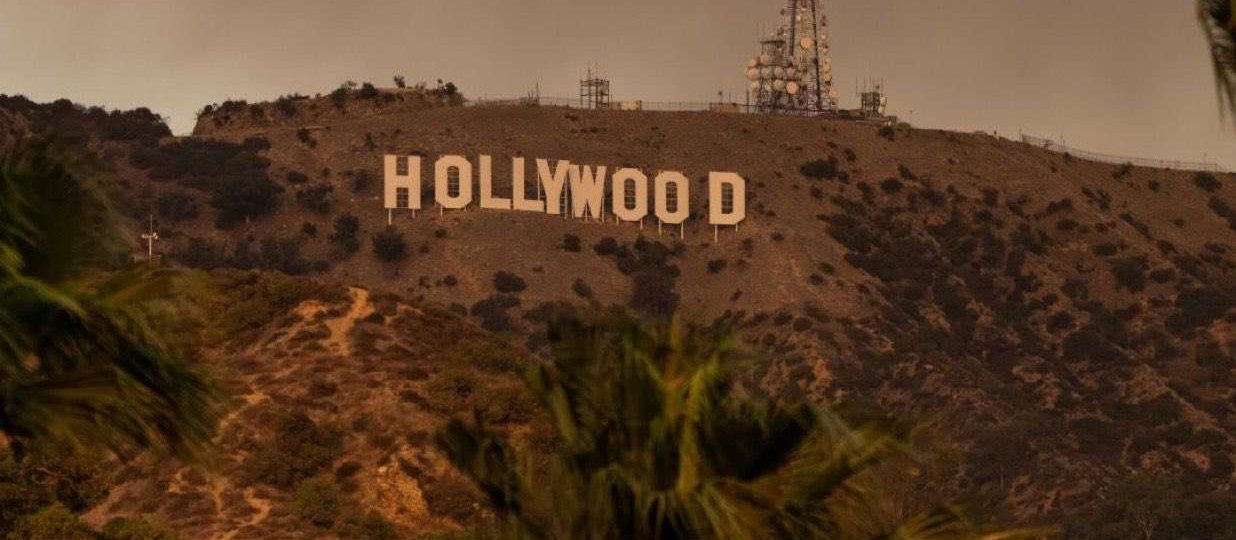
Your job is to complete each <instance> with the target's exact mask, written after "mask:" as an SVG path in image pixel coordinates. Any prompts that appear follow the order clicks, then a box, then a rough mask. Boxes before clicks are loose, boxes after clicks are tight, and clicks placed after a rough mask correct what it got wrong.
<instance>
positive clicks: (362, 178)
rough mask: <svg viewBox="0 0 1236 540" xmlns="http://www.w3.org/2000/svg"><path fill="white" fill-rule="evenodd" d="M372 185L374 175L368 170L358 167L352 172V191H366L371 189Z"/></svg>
mask: <svg viewBox="0 0 1236 540" xmlns="http://www.w3.org/2000/svg"><path fill="white" fill-rule="evenodd" d="M371 185H373V176H372V175H370V174H369V171H368V170H365V169H357V170H355V171H353V172H352V192H353V193H360V192H362V191H365V190H367V189H369V186H371Z"/></svg>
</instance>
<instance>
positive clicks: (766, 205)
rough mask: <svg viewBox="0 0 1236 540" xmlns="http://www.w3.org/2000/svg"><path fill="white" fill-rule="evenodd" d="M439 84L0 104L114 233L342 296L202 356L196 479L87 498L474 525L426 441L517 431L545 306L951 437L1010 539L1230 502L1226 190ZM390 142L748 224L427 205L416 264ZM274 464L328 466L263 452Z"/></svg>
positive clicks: (2, 120)
mask: <svg viewBox="0 0 1236 540" xmlns="http://www.w3.org/2000/svg"><path fill="white" fill-rule="evenodd" d="M452 96H453V94H448V93H446V92H444V91H443V90H442V89H433V90H425V89H421V90H418V91H415V92H400V93H392V92H383V91H378V92H376V93H373V94H364V95H363V94H362V93H361V92H360V91H352V92H346V93H344V94H343V97H342V99H340V98H338V97H332V96H326V97H319V98H305V99H294V100H292V99H284V100H280V101H279V102H272V103H266V104H257V105H253V104H245V103H238V102H231V103H225V104H223V105H220V106H213V107H211V108H210V109H209V110H208V111H206V112H205V113H204V114H203V115H202V116H201V117H200V118H199V122H198V127H197V129H196V130H195V133H194V136H192V137H180V138H176V137H170V136H168V135H167V134H166V133H162V134H161V133H158V132H157V130H156V129H154V128H152V127H150V126H151V125H153V124H151V123H150V122H144V121H143V122H132V121H126V122H127V123H125V124H124V125H125V126H128V128H127V129H108V126H109V125H110V124H108V122H106V121H103V120H98V119H96V120H98V121H97V122H94V123H93V124H92V123H91V121H89V119H90V118H92V116H91V114H90V112H89V111H77V113H76V114H77V115H78V116H77V117H79V118H84V119H85V120H81V121H78V122H77V123H74V124H73V125H74V126H85V127H79V132H84V133H85V135H82V136H79V137H78V138H77V139H74V138H69V137H67V136H66V135H64V132H65V131H67V130H66V129H63V128H62V129H49V128H41V127H40V126H56V125H59V124H58V122H59V123H60V124H63V123H65V121H64V120H63V118H67V117H70V116H72V114H73V113H70V112H65V111H61V112H60V113H56V112H55V111H57V109H56V108H55V107H54V106H40V107H34V108H31V107H26V108H22V107H21V106H17V105H14V103H13V102H12V100H11V98H10V102H7V105H6V104H5V103H4V102H0V133H3V132H4V131H5V129H8V130H9V132H10V133H17V132H18V131H19V130H22V131H23V132H24V133H29V134H32V135H35V136H39V137H44V138H54V139H57V140H60V141H61V143H62V144H69V143H73V144H77V145H80V146H82V147H85V148H88V149H89V150H90V151H91V152H92V153H93V155H95V156H97V158H98V160H99V161H100V162H101V163H100V168H101V169H103V170H105V171H107V172H106V174H104V175H103V177H104V178H106V181H107V182H108V183H109V185H110V186H112V187H113V188H114V189H115V190H116V193H117V197H116V198H117V202H118V206H120V208H121V209H122V210H123V211H125V212H126V213H127V214H128V215H130V216H131V217H132V218H133V219H134V222H135V230H137V229H143V230H144V228H145V226H146V219H147V216H149V215H151V214H154V215H155V216H156V218H157V227H158V230H159V233H160V235H161V237H162V239H163V240H161V241H160V242H159V244H158V246H157V250H158V251H159V252H160V253H161V254H162V255H163V257H164V259H165V260H166V261H168V262H174V263H176V264H181V265H184V266H189V267H194V268H200V269H223V268H239V269H253V270H263V271H272V270H274V271H279V272H283V273H286V274H291V275H299V276H307V277H308V278H312V280H313V282H314V283H329V284H338V285H321V286H315V287H320V288H315V289H313V291H312V293H303V294H298V295H296V296H295V297H294V298H292V299H285V300H284V301H280V302H276V303H274V304H272V307H269V308H268V309H265V310H263V311H261V312H259V313H258V314H257V315H247V316H244V317H239V319H240V320H242V321H243V324H242V325H241V326H239V327H238V328H237V331H236V332H232V333H228V334H224V335H225V336H226V339H220V340H219V341H217V342H214V343H212V345H211V347H209V350H208V351H206V352H205V353H204V355H203V357H204V361H206V362H208V363H210V364H211V365H212V366H216V367H217V369H219V370H220V372H221V373H223V374H225V375H224V378H225V379H227V380H228V381H230V382H231V384H233V385H234V386H235V396H236V397H235V401H236V407H235V410H234V412H233V413H232V415H231V416H230V417H229V420H228V421H227V422H226V423H225V425H224V427H223V429H222V430H221V433H220V441H221V453H222V454H223V455H222V456H220V459H219V463H218V465H217V466H216V467H215V468H214V469H212V470H209V471H200V470H197V469H186V468H182V467H179V466H177V465H174V464H168V463H136V464H133V465H132V467H134V469H133V470H131V471H128V472H127V473H125V474H124V476H125V477H126V478H127V480H126V481H125V482H123V483H122V484H121V485H120V486H119V487H117V488H116V489H114V490H113V491H112V493H111V495H110V496H109V498H108V500H107V501H106V503H105V504H103V505H101V506H100V507H98V508H96V510H95V511H94V512H95V513H97V514H98V515H100V516H103V515H108V514H109V513H117V512H119V513H123V512H132V511H140V512H152V513H155V514H157V515H159V516H161V517H163V518H164V519H166V520H167V521H169V522H170V523H172V524H173V525H174V526H175V527H177V528H178V529H180V530H183V531H186V532H190V533H192V534H191V536H192V537H216V538H232V537H235V538H245V537H254V536H259V535H260V536H272V535H275V536H279V537H282V536H284V535H287V536H293V535H296V534H301V535H304V536H305V537H313V536H317V535H320V534H324V533H323V532H322V531H324V530H330V531H333V532H332V534H338V535H341V536H348V535H350V534H353V532H355V531H357V530H363V529H364V527H377V525H374V524H373V523H376V522H377V521H373V522H365V519H364V516H366V515H367V512H372V513H375V514H376V515H377V516H380V518H381V519H380V521H381V522H383V523H392V524H394V525H395V526H397V527H399V528H400V530H403V531H405V532H424V531H439V530H449V529H452V528H455V527H458V526H467V525H469V524H471V523H474V522H475V520H476V519H479V518H481V517H482V516H483V510H482V509H481V508H480V507H479V506H478V505H477V502H476V501H477V499H476V498H475V494H474V493H472V492H471V491H469V488H468V486H467V485H466V483H463V482H462V481H461V480H460V479H458V478H456V477H454V476H453V475H451V474H450V473H449V472H448V471H447V470H446V468H445V465H444V464H443V463H442V461H441V459H440V458H439V457H437V456H436V454H435V453H434V452H433V450H432V444H431V443H430V442H429V440H428V434H429V433H431V431H432V429H433V428H434V427H435V426H436V425H437V424H438V423H440V422H441V421H442V419H443V418H446V417H448V416H450V415H451V414H461V413H466V412H467V411H469V410H471V409H472V408H474V407H475V408H478V409H479V410H481V414H483V415H487V416H492V417H493V419H494V421H495V422H498V423H501V424H502V425H505V426H506V427H507V428H508V429H511V430H513V431H516V432H527V434H528V438H529V440H530V441H531V442H530V444H536V443H537V437H536V430H535V429H534V428H532V427H529V426H532V425H535V422H532V412H531V407H530V406H529V404H527V403H522V402H521V401H520V397H519V394H518V392H517V391H516V389H517V388H518V382H517V377H516V376H515V372H516V371H517V366H518V365H520V364H521V363H522V362H524V361H527V359H528V358H535V356H536V355H537V354H539V353H540V352H542V349H543V346H542V343H543V335H542V334H543V331H544V325H543V321H544V320H545V317H546V316H547V314H549V313H552V312H554V311H556V310H564V309H581V308H589V307H609V306H622V307H625V308H628V309H632V310H635V311H639V312H643V313H647V314H651V315H665V314H668V313H671V312H677V313H679V314H680V316H683V317H688V318H691V319H694V320H699V321H704V322H715V323H717V324H725V325H729V326H731V327H732V328H734V329H735V330H736V331H737V332H738V333H739V334H740V335H741V336H742V337H743V338H744V339H745V340H746V341H747V343H748V344H749V345H750V347H751V348H753V349H754V350H756V351H757V352H758V353H759V358H760V359H761V360H760V361H759V362H758V363H757V364H756V365H755V366H753V369H751V371H750V372H749V373H747V374H746V382H747V385H748V386H749V387H750V388H752V389H757V390H758V391H761V392H766V393H767V394H769V395H771V396H775V397H777V398H780V399H797V398H805V399H810V400H814V401H818V402H821V403H836V402H859V403H873V404H877V405H879V406H881V407H884V408H888V409H891V410H894V411H897V412H899V413H901V414H903V415H906V416H909V417H921V418H924V419H936V420H939V419H945V422H944V423H945V424H946V425H948V426H949V430H950V431H951V432H952V433H951V436H952V437H955V439H956V440H957V441H960V443H959V445H960V448H959V452H960V453H961V456H962V458H961V460H960V465H959V467H958V471H957V473H958V474H956V475H954V476H953V477H952V479H953V482H954V485H952V486H950V489H954V490H956V491H957V492H967V493H978V494H979V495H980V500H979V501H977V502H978V504H984V503H985V502H986V501H992V500H1006V501H1008V510H1009V511H1010V512H1011V515H1012V517H1013V518H1014V519H1016V520H1019V521H1024V522H1040V521H1056V520H1060V519H1073V518H1074V517H1076V516H1079V515H1082V514H1086V513H1087V512H1090V511H1092V509H1093V508H1094V507H1095V505H1096V504H1097V501H1101V500H1103V499H1104V498H1105V497H1106V494H1107V493H1108V492H1109V489H1110V488H1111V487H1112V486H1115V485H1118V484H1119V483H1120V482H1121V481H1123V479H1125V478H1126V477H1128V476H1129V475H1130V474H1132V473H1133V472H1135V471H1139V470H1144V471H1152V472H1155V473H1160V474H1167V475H1172V476H1175V477H1179V478H1182V479H1183V481H1184V482H1186V483H1187V485H1189V486H1190V489H1191V490H1192V492H1193V493H1196V494H1197V495H1198V497H1211V496H1215V495H1214V494H1223V493H1227V492H1229V491H1230V489H1231V487H1232V482H1233V479H1234V477H1233V462H1232V456H1233V454H1234V453H1236V440H1234V439H1233V436H1234V435H1236V407H1234V406H1233V402H1234V400H1233V398H1234V397H1236V396H1234V395H1233V394H1234V392H1236V383H1234V381H1236V379H1234V378H1233V375H1234V373H1233V370H1234V369H1236V349H1234V348H1233V347H1234V345H1233V339H1234V337H1236V331H1234V330H1233V327H1234V326H1236V313H1234V312H1233V308H1236V285H1234V284H1236V279H1234V278H1236V252H1233V250H1234V249H1236V210H1233V207H1236V178H1233V176H1232V175H1228V174H1209V173H1194V172H1181V171H1167V170H1154V169H1145V168H1138V167H1132V166H1115V165H1109V164H1100V163H1093V162H1087V161H1083V160H1080V159H1074V158H1072V157H1071V156H1068V155H1060V154H1055V153H1051V152H1047V151H1044V150H1041V149H1037V148H1033V147H1030V146H1027V145H1025V144H1021V143H1017V142H1012V141H1008V140H1005V139H1000V138H996V137H992V136H989V135H985V134H963V133H953V132H943V131H931V130H921V129H913V128H910V127H908V126H898V127H895V128H888V127H886V128H881V127H880V126H878V125H870V124H864V123H857V122H852V121H840V120H826V119H809V118H796V117H779V116H756V115H739V114H721V113H665V112H618V111H580V110H571V109H564V108H554V107H531V106H466V107H465V106H453V105H458V103H459V101H460V100H458V99H456V98H454V97H452ZM18 105H20V103H18ZM6 109H7V111H8V112H7V113H6V112H4V111H5V110H6ZM58 114H59V116H58ZM19 118H20V120H18V119H19ZM57 118H61V119H62V120H57ZM125 118H128V117H125ZM6 119H7V120H6ZM130 120H131V119H130ZM113 122H115V121H113ZM6 124H7V128H6ZM130 124H137V125H139V126H143V127H142V129H133V128H132V126H131V125H130ZM160 125H161V124H160ZM164 130H166V128H164ZM135 133H136V135H135ZM0 141H3V139H0ZM387 153H390V154H404V155H408V154H417V155H425V156H431V157H432V156H437V155H440V154H447V153H449V154H463V155H467V156H475V155H476V154H489V155H493V156H495V171H494V177H495V179H497V180H498V182H497V190H498V192H499V193H500V194H507V193H509V189H510V186H509V178H510V176H509V170H504V169H503V168H502V167H503V162H504V158H505V157H509V156H528V157H549V158H554V159H559V158H560V159H571V160H573V161H576V162H582V163H588V164H597V165H602V164H603V165H609V166H611V167H617V166H633V167H640V168H643V169H645V170H650V171H651V170H660V169H672V170H681V171H684V172H685V173H686V174H687V175H688V177H690V178H692V179H700V180H702V179H703V178H702V177H704V176H705V175H706V174H707V173H708V171H711V170H733V171H737V172H739V173H740V174H742V175H743V176H744V177H745V178H746V179H747V181H748V202H747V207H748V219H747V221H746V222H744V223H743V224H742V225H741V226H740V227H738V228H737V229H734V228H728V229H723V230H721V231H719V236H718V240H717V241H715V242H714V241H713V232H714V231H713V229H712V227H710V226H708V225H707V224H706V223H704V222H702V221H700V220H692V221H689V222H688V224H687V225H686V227H685V229H684V230H683V231H682V233H681V237H680V236H679V234H678V231H671V230H669V229H666V230H664V231H661V232H659V231H658V230H657V227H656V225H655V222H654V221H651V220H650V221H649V222H648V223H645V224H644V225H643V226H642V227H640V226H637V225H635V224H616V223H613V222H608V223H597V222H595V221H581V220H577V219H568V218H563V217H562V216H550V215H544V214H532V213H520V212H502V211H490V210H476V209H469V210H467V211H446V212H439V210H438V209H437V208H432V207H427V208H426V209H425V210H423V211H421V212H418V213H417V214H416V215H415V217H413V216H412V213H411V212H408V211H401V212H397V213H395V214H394V218H393V229H394V231H395V232H396V233H397V234H398V235H400V236H401V238H402V239H403V242H404V244H406V254H407V255H406V257H405V258H403V259H401V260H397V261H395V262H386V261H383V260H381V259H380V258H379V257H378V255H377V254H376V253H375V252H374V249H373V247H372V246H373V237H374V235H375V234H377V233H379V232H381V231H383V230H384V229H386V227H387V212H386V211H385V209H384V208H383V204H382V200H381V189H382V186H381V180H382V179H381V165H382V161H381V157H382V155H383V154H387ZM508 163H509V162H508ZM508 166H509V165H508ZM504 180H505V181H506V184H504V183H503V181H504ZM430 185H431V184H428V183H427V184H426V186H427V189H431V187H429V186H430ZM702 185H703V184H701V186H702ZM701 191H703V190H702V189H701V190H697V191H696V193H697V194H698V193H699V192H701ZM425 200H426V201H427V204H428V201H431V200H432V199H431V198H430V197H426V198H425ZM704 204H705V200H704V199H703V198H702V197H698V196H697V197H694V198H693V200H692V205H693V211H692V214H693V215H694V216H702V215H706V214H705V212H704ZM348 216H351V217H352V218H349V217H348ZM353 218H354V219H353ZM230 272H232V271H228V273H226V275H228V276H231V277H228V278H226V279H241V278H239V277H236V276H235V275H233V274H231V273H230ZM246 275H247V274H246ZM253 275H256V276H259V277H249V278H244V279H251V280H252V279H256V280H259V281H260V280H279V281H282V280H284V279H288V278H283V277H278V278H275V277H272V276H276V275H278V274H268V273H262V274H253ZM253 275H251V276H253ZM260 276H265V277H260ZM214 279H223V278H219V277H216V278H214ZM304 279H307V278H296V279H292V280H291V281H290V282H291V283H306V282H304V281H303V280H304ZM255 287H256V288H258V289H261V288H262V287H263V285H261V283H256V282H254V283H248V282H247V283H244V284H239V285H235V286H230V287H225V288H231V289H235V290H237V291H250V290H253V288H255ZM474 344H476V345H474ZM478 389H483V391H481V392H477V391H476V390H478ZM525 406H527V408H525ZM272 426H273V427H272ZM280 430H286V431H285V432H281V431H280ZM279 433H286V434H287V436H273V437H272V435H277V434H279ZM297 433H312V434H314V436H313V437H307V438H309V439H312V440H311V441H300V442H297V441H298V438H297V437H293V436H292V435H293V434H297ZM288 440H293V442H289V443H287V444H301V443H304V444H310V443H312V444H311V446H323V447H322V448H310V449H304V448H300V447H286V446H283V445H284V442H282V441H288ZM279 452H282V453H289V454H293V455H312V456H316V457H315V458H314V459H312V460H310V461H311V463H296V464H295V465H289V466H280V467H274V466H272V467H269V468H263V467H262V466H260V465H254V463H265V462H268V461H269V462H275V463H280V462H281V461H283V460H279V459H271V458H270V456H274V455H278V453H279ZM264 453H265V455H266V456H267V459H263V458H262V456H263V455H264ZM255 469H257V470H255ZM314 479H318V480H320V481H322V482H327V483H326V484H324V485H326V486H332V487H323V486H319V485H316V484H308V485H309V487H304V486H305V485H306V482H307V481H310V480H314ZM315 481H316V480H315ZM315 486H316V487H315ZM314 489H320V490H325V491H330V490H331V489H336V490H341V492H342V493H345V494H346V495H347V497H346V499H347V500H348V501H351V502H350V503H349V504H356V505H359V506H358V508H363V509H364V511H357V512H354V513H353V514H354V515H355V516H358V517H356V518H354V520H353V521H354V522H349V523H346V524H343V523H333V522H332V523H331V524H328V525H327V526H326V527H325V528H323V525H322V524H321V523H313V522H312V520H307V518H305V517H304V513H303V512H301V513H298V512H297V511H296V508H298V506H297V504H298V503H297V502H296V501H297V500H303V499H304V498H305V497H308V496H310V495H313V494H314V492H312V490H314ZM1182 504H1185V503H1183V502H1182ZM302 506H303V504H302ZM376 519H377V518H375V520H376ZM276 532H277V534H276Z"/></svg>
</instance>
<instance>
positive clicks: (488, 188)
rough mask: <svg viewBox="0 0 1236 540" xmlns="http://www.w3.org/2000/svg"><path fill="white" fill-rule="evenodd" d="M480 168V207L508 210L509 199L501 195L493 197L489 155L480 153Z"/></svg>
mask: <svg viewBox="0 0 1236 540" xmlns="http://www.w3.org/2000/svg"><path fill="white" fill-rule="evenodd" d="M480 161H481V170H480V181H481V208H493V209H495V210H510V209H511V200H510V199H504V198H501V197H494V174H493V164H492V160H491V159H490V157H489V156H486V155H482V156H481V157H480Z"/></svg>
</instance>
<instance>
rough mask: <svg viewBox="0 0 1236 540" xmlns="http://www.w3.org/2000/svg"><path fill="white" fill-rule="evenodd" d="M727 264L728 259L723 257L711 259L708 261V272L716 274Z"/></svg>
mask: <svg viewBox="0 0 1236 540" xmlns="http://www.w3.org/2000/svg"><path fill="white" fill-rule="evenodd" d="M727 264H728V261H726V260H725V259H713V260H711V261H708V273H709V274H716V273H718V272H720V271H722V270H725V267H726V265H727Z"/></svg>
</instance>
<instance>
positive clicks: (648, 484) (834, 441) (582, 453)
mask: <svg viewBox="0 0 1236 540" xmlns="http://www.w3.org/2000/svg"><path fill="white" fill-rule="evenodd" d="M551 337H553V339H554V341H555V343H556V347H555V354H554V356H553V359H552V360H551V361H550V362H549V363H548V364H545V365H541V366H537V367H535V368H533V370H532V371H531V372H530V373H529V375H528V381H527V382H528V386H529V388H530V390H531V391H532V393H533V394H534V395H535V396H536V398H538V400H539V401H540V403H541V404H542V406H543V408H544V409H545V411H546V412H547V413H548V416H549V417H550V419H551V420H552V422H553V426H554V428H555V432H556V434H557V436H558V439H559V443H558V448H556V449H555V450H554V451H553V452H552V453H551V455H550V456H549V458H548V460H549V461H548V463H538V462H537V460H536V459H535V458H532V457H529V456H530V455H531V454H523V455H521V454H519V453H517V452H516V451H515V450H514V449H513V448H512V446H511V445H509V444H508V443H507V442H506V441H504V440H502V439H501V438H499V437H498V436H496V435H495V434H494V433H491V432H489V431H488V430H486V429H485V428H484V427H483V426H481V425H480V421H479V419H478V420H474V421H472V422H464V421H461V420H454V421H452V422H450V423H449V424H448V425H447V426H446V427H445V428H444V429H443V430H442V431H441V432H440V433H439V434H438V437H437V443H438V446H439V447H440V449H441V450H442V451H443V452H444V453H445V454H446V456H447V457H448V459H449V460H450V461H451V462H452V464H454V466H455V467H456V468H457V469H459V470H460V471H462V472H463V473H464V474H466V475H468V476H469V477H470V478H471V479H472V480H473V481H474V482H475V483H476V484H477V485H478V486H479V487H480V488H481V490H482V491H483V492H484V494H485V495H486V496H487V498H488V500H489V503H490V504H491V505H492V507H493V508H494V509H495V511H496V512H497V514H498V515H499V517H500V519H501V532H502V534H503V536H505V537H507V538H517V539H543V540H560V539H561V540H566V539H572V540H575V539H583V540H618V539H627V538H637V539H643V538H647V539H666V540H686V539H710V540H729V539H800V538H801V539H806V538H813V539H818V538H825V539H850V538H872V539H875V538H889V539H892V538H896V539H904V540H909V539H935V538H991V539H994V538H1011V537H1013V536H1014V533H1003V534H988V535H984V534H980V533H978V532H976V530H975V529H974V528H973V527H971V526H969V524H967V522H966V521H965V520H964V519H963V518H962V517H961V516H960V514H959V513H958V512H957V511H956V510H955V509H954V508H952V507H948V506H940V507H936V508H927V509H926V510H924V511H922V512H921V513H918V514H917V515H915V516H914V517H912V518H911V519H909V520H908V522H905V523H901V524H899V525H896V524H894V525H885V524H884V523H886V522H885V520H884V518H885V517H887V516H881V515H879V511H878V510H876V509H877V507H878V504H876V503H877V500H878V497H879V491H878V490H879V488H878V486H876V485H874V484H873V483H872V482H869V481H866V479H865V478H864V476H865V473H866V472H867V471H869V470H871V468H872V467H873V466H875V465H876V464H878V463H881V462H883V461H885V460H888V459H890V458H892V457H893V456H895V455H898V454H900V453H901V452H902V450H903V441H904V438H903V437H902V436H901V435H902V434H903V433H901V432H899V431H898V430H894V429H890V427H889V425H888V424H887V423H886V422H878V421H871V422H866V423H864V424H862V425H858V426H851V425H849V424H847V423H846V422H845V421H843V420H842V419H841V418H840V417H839V416H838V415H836V414H834V413H832V412H830V411H827V410H823V409H820V408H815V407H810V406H806V405H798V406H784V405H779V404H774V403H767V402H761V401H757V400H754V399H747V398H742V397H740V395H739V394H740V392H739V391H738V390H736V389H735V388H734V387H733V385H732V384H731V382H732V380H733V377H732V374H733V370H732V367H731V366H734V365H736V362H737V361H738V360H739V359H740V355H738V351H737V350H736V348H735V346H734V342H733V341H732V340H731V339H730V338H728V337H727V336H726V335H725V334H723V333H716V332H710V331H705V330H702V329H700V328H695V327H688V326H683V325H681V324H676V323H671V324H668V325H661V326H644V325H641V324H639V323H636V322H632V321H629V320H620V321H618V322H611V323H607V324H600V325H586V324H581V323H578V322H566V323H563V324H559V325H556V326H555V328H554V330H552V331H551ZM1019 534H1020V533H1019Z"/></svg>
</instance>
